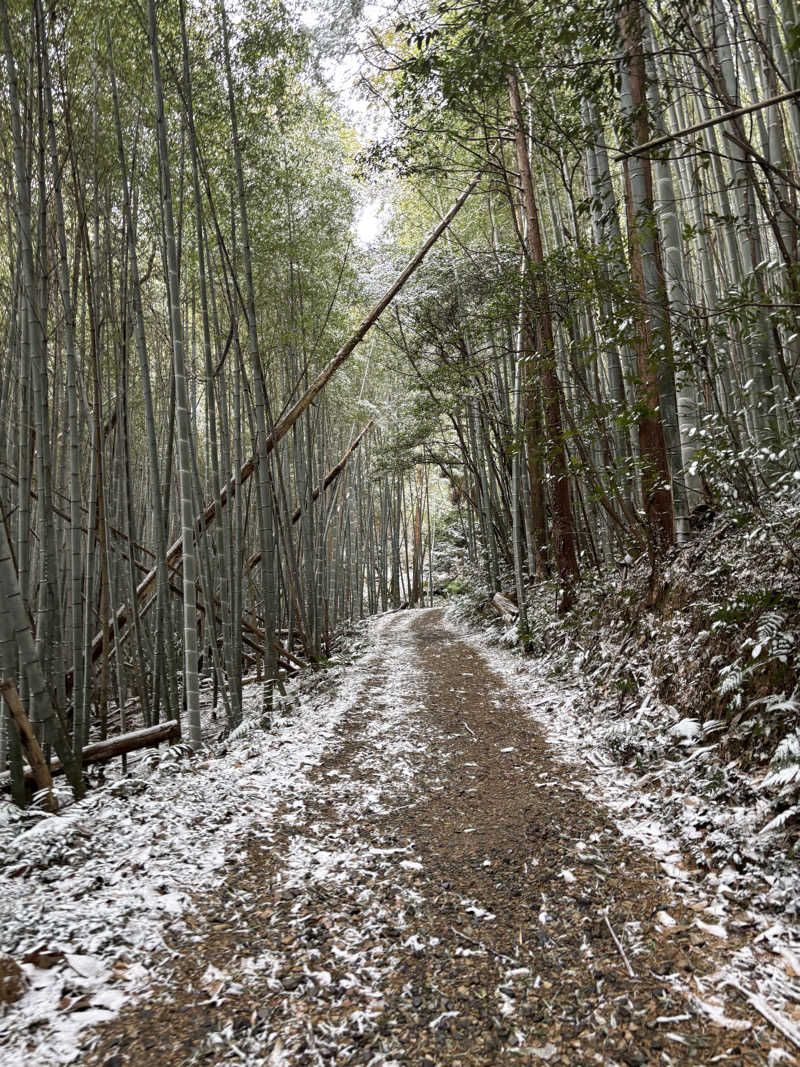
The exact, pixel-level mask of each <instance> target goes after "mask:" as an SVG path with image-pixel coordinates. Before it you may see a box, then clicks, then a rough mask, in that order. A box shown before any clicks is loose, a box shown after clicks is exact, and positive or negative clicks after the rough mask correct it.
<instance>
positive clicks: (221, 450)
mask: <svg viewBox="0 0 800 1067" xmlns="http://www.w3.org/2000/svg"><path fill="white" fill-rule="evenodd" d="M315 11H316V17H317V18H318V19H319V21H320V23H321V25H322V28H323V30H324V32H321V33H320V34H319V35H318V37H317V38H316V43H315V38H314V34H313V33H311V32H310V31H309V30H308V26H307V24H306V23H304V21H303V19H302V17H301V15H302V12H301V11H300V9H299V7H298V10H295V9H294V8H293V7H292V6H291V5H284V4H281V3H279V2H278V0H245V2H244V3H240V4H237V5H235V7H234V5H230V7H229V8H228V9H227V10H226V7H225V3H224V0H213V2H208V3H188V2H186V0H159V2H158V3H156V0H145V2H140V0H130V2H129V3H128V2H126V3H123V4H121V5H118V4H114V5H112V4H105V3H99V4H98V3H88V2H86V3H83V2H82V0H78V2H76V3H72V4H70V5H65V6H64V7H63V9H62V7H60V6H59V5H57V4H51V5H49V6H47V5H45V4H44V3H43V0H13V2H12V0H0V32H1V33H2V56H3V58H2V69H3V82H2V84H3V91H2V104H0V107H1V108H2V115H3V119H2V130H3V133H4V136H3V140H2V160H3V170H2V174H3V202H4V209H5V210H4V222H5V226H4V228H3V232H2V236H0V241H2V243H3V248H4V254H3V257H2V265H1V266H0V284H1V285H2V287H3V293H4V299H3V301H2V305H0V331H1V332H0V336H1V337H2V343H0V510H2V522H1V523H0V676H1V677H2V678H3V679H4V682H3V687H2V690H0V692H2V698H3V699H2V703H0V774H1V775H3V779H2V781H3V782H4V783H5V784H6V785H7V786H8V788H10V789H11V790H12V792H13V795H14V797H15V799H16V800H17V801H18V802H20V803H23V802H25V782H26V776H27V777H30V774H31V773H32V772H33V771H35V770H36V768H35V767H34V766H33V765H34V763H35V762H37V761H38V762H40V763H44V764H46V763H47V762H49V761H50V760H51V758H53V757H54V758H55V759H56V760H57V761H58V764H60V766H61V768H62V769H63V770H64V771H65V772H66V774H67V777H68V779H69V781H70V783H71V785H72V786H73V789H74V790H75V792H76V793H80V791H81V789H82V787H83V786H82V781H83V779H82V766H81V765H82V762H83V761H84V760H86V759H88V756H87V753H88V752H89V751H90V747H91V746H92V745H97V744H98V743H102V742H103V741H104V739H105V738H107V737H108V736H109V735H118V734H123V735H126V736H127V734H126V732H127V733H130V731H131V730H138V729H140V728H143V729H145V730H148V729H154V728H156V727H157V726H159V724H161V728H162V729H163V736H164V737H167V736H169V737H172V736H174V734H175V732H176V731H178V730H180V731H181V734H182V737H183V739H184V740H185V741H186V742H187V743H188V744H189V745H190V746H192V747H194V748H196V747H197V746H198V745H199V744H200V742H201V737H202V732H201V731H202V722H201V709H202V708H203V707H206V706H207V704H208V700H207V699H206V698H205V697H203V696H202V693H201V690H202V689H203V688H204V687H210V688H212V689H213V700H214V703H215V704H218V705H221V706H222V709H223V717H224V719H225V720H226V722H227V723H228V724H229V725H230V726H235V725H236V724H237V723H238V722H239V721H240V719H241V717H242V710H243V679H244V678H246V677H247V676H248V675H251V676H256V677H258V678H259V679H260V680H261V682H262V688H261V699H260V709H261V710H260V713H261V716H262V718H263V720H264V722H265V723H268V722H269V719H270V715H271V709H272V704H273V696H274V686H275V685H276V684H278V685H280V684H281V683H280V677H281V675H280V672H281V671H282V670H294V669H296V668H299V667H302V666H304V665H306V664H314V663H319V662H321V661H324V659H325V658H326V656H327V655H328V654H329V650H330V645H331V641H332V639H333V636H334V635H335V634H336V632H337V631H338V630H339V629H340V628H341V627H342V626H343V625H344V624H345V623H346V622H347V621H348V620H350V619H353V618H356V617H359V616H361V615H364V614H367V613H372V612H375V611H378V610H385V609H386V608H388V607H399V606H400V605H401V604H408V605H410V606H413V605H415V604H418V603H421V602H422V600H423V598H424V597H425V596H426V595H427V594H428V593H429V594H430V595H431V596H432V595H433V593H434V589H435V585H436V579H435V574H434V566H433V562H434V535H433V531H434V528H435V527H436V526H437V514H436V513H437V511H441V510H442V503H441V499H440V494H438V491H437V490H435V489H433V490H432V489H431V486H435V485H436V483H437V482H438V479H440V478H441V479H443V480H444V481H445V483H446V484H447V485H448V488H449V499H450V505H449V507H450V508H451V515H450V516H449V518H448V519H447V522H448V523H450V524H451V525H454V526H455V527H456V528H460V531H461V537H462V538H463V542H464V544H465V546H466V549H467V553H468V555H469V557H470V558H471V560H472V561H473V562H474V563H475V564H476V565H477V567H478V569H479V573H480V577H481V581H482V583H483V585H484V586H485V588H486V591H487V592H488V593H489V594H490V595H491V593H493V592H494V591H496V590H499V589H501V588H505V587H506V586H507V585H509V584H513V586H514V589H515V594H516V600H517V603H518V605H519V609H520V630H521V632H522V634H523V636H524V634H525V631H526V629H527V627H528V620H527V615H526V603H531V602H532V599H533V598H534V597H535V596H537V590H539V589H540V583H542V582H545V581H549V580H553V581H554V582H555V585H556V587H557V589H558V597H559V603H560V608H561V610H563V611H567V610H569V608H570V605H571V603H572V591H573V590H574V588H575V585H576V583H577V582H578V581H580V580H581V579H582V578H584V577H586V576H588V575H591V574H592V573H593V572H597V571H600V570H603V569H605V568H610V567H614V566H615V565H617V564H619V563H620V562H621V561H624V560H629V559H632V558H636V557H638V556H642V555H644V556H645V557H646V558H647V559H648V560H649V564H650V571H651V573H652V583H651V592H652V597H653V599H655V598H657V596H658V593H659V588H660V581H661V577H660V576H661V575H662V573H663V569H664V563H665V560H666V559H667V558H668V556H669V553H671V552H673V551H674V550H675V549H676V547H677V548H680V546H681V545H682V544H685V543H686V542H687V540H688V539H690V538H691V537H692V536H693V532H694V530H695V529H696V528H697V526H698V525H699V524H702V523H703V522H705V521H708V519H709V517H710V516H712V515H713V513H714V511H717V510H719V509H720V508H731V509H734V510H736V509H741V508H760V509H766V510H768V509H770V508H775V507H779V506H780V501H781V499H782V496H785V495H786V494H788V493H791V492H795V491H796V488H797V486H796V482H797V480H798V478H799V477H800V475H798V474H797V472H798V470H800V464H799V463H798V459H800V457H799V456H798V444H799V443H798V437H797V431H796V415H797V409H798V404H799V403H800V401H799V400H798V391H797V385H796V382H795V377H796V374H797V370H798V367H797V364H798V358H799V357H800V332H799V331H798V329H797V312H798V309H799V308H800V299H799V298H798V296H799V294H798V287H799V286H800V271H799V270H798V252H799V251H800V245H799V243H798V227H800V217H798V190H799V189H800V184H799V183H800V20H799V19H798V14H797V9H796V6H795V5H794V4H793V3H791V2H790V0H689V2H688V3H687V2H682V3H677V2H673V0H654V2H653V3H650V4H645V3H643V2H640V0H619V2H617V3H607V2H605V0H602V2H601V0H588V2H586V3H581V4H580V5H577V6H574V5H565V4H556V3H553V2H552V0H528V2H521V0H480V2H477V0H476V2H470V0H464V2H463V3H459V4H450V3H442V4H432V5H427V4H403V5H400V6H399V7H398V8H394V7H392V8H391V10H387V11H384V13H383V14H381V15H380V21H379V23H378V25H374V26H370V27H368V28H367V29H366V30H365V29H364V27H365V25H366V23H365V16H362V15H361V14H360V13H359V10H358V7H357V5H356V6H355V7H352V9H351V10H350V11H349V12H348V13H347V17H342V16H343V10H342V9H340V5H337V4H336V3H333V2H330V3H327V4H326V3H323V2H322V0H321V2H320V4H319V5H318V8H315ZM367 14H370V13H369V12H368V13H367ZM374 16H375V13H374V11H373V12H372V14H371V15H370V17H374ZM320 41H323V42H325V43H326V46H333V44H335V47H336V49H338V50H339V52H338V54H345V53H346V52H348V50H349V52H350V54H351V55H353V54H359V55H360V61H361V63H362V67H361V69H362V86H363V88H364V91H365V94H366V98H367V99H368V100H370V101H372V103H373V105H374V106H375V107H376V108H377V109H378V111H379V113H380V114H381V115H383V116H384V119H383V126H382V127H379V128H383V129H384V130H386V133H385V135H381V138H380V139H379V140H377V141H376V142H375V143H374V144H372V145H371V147H369V148H368V149H366V150H363V151H361V152H360V157H359V167H360V170H361V173H362V174H363V173H366V174H369V173H370V172H379V173H381V174H382V181H383V184H384V186H389V187H390V188H391V201H392V204H391V207H392V211H393V219H392V222H391V224H390V226H389V230H388V232H387V234H386V235H385V238H384V240H383V241H382V243H381V244H380V245H378V246H375V247H373V248H371V249H370V250H368V251H364V250H363V249H359V248H354V247H353V246H352V239H351V235H352V227H353V220H354V217H355V213H356V207H357V200H358V196H359V173H358V168H357V167H356V166H355V165H354V160H355V158H356V156H357V155H358V153H359V145H358V143H357V138H356V136H355V134H354V132H353V130H352V129H350V128H349V127H348V125H347V123H346V122H345V121H344V120H343V119H342V118H341V115H340V112H339V111H338V110H337V108H336V106H335V101H334V99H333V94H332V93H331V92H330V90H328V89H326V88H325V86H324V84H323V80H322V79H321V78H320V76H319V64H320V54H319V42H320ZM450 205H452V206H450ZM368 335H369V336H368ZM365 339H366V340H365ZM362 342H365V343H362ZM426 561H427V562H426ZM426 571H427V574H426V573H425V572H426ZM159 736H162V735H159ZM26 759H27V761H28V762H29V763H30V764H31V769H30V771H28V770H26V769H25V767H24V762H25V760H26ZM34 778H35V780H36V781H39V779H38V778H36V775H35V774H34Z"/></svg>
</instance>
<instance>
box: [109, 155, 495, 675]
mask: <svg viewBox="0 0 800 1067" xmlns="http://www.w3.org/2000/svg"><path fill="white" fill-rule="evenodd" d="M482 174H483V171H480V172H479V173H478V174H476V175H475V177H474V178H473V179H472V181H471V182H470V183H469V185H467V187H466V188H465V189H464V190H463V192H462V193H461V195H460V196H459V197H458V199H457V200H456V201H455V202H454V203H453V205H452V207H451V208H450V210H449V211H448V212H447V214H446V215H445V216H444V217H443V218H442V219H441V220H440V221H439V223H438V224H437V225H436V226H435V227H434V229H433V230H432V231H431V233H430V234H429V236H428V237H427V239H426V240H425V242H424V243H423V244H422V245H421V247H420V248H419V249H418V250H417V252H416V253H415V254H414V255H413V256H412V258H411V259H410V260H409V262H408V263H407V264H406V266H405V267H404V269H403V270H402V271H401V272H400V274H398V276H397V277H396V278H395V280H394V282H393V283H392V284H391V285H390V286H389V288H388V289H387V290H386V292H385V293H384V294H383V296H382V297H381V299H380V300H379V301H378V303H377V304H375V306H374V307H373V308H372V310H371V311H370V312H369V314H368V315H367V316H366V318H365V319H364V320H363V321H362V322H361V324H360V325H359V326H358V328H357V329H356V330H355V332H354V333H353V334H352V335H351V336H350V338H349V339H348V340H347V341H345V343H344V344H343V345H342V346H341V348H340V349H339V350H338V352H336V354H335V355H334V356H333V358H332V359H331V360H330V361H329V362H328V363H327V364H326V365H325V367H324V368H323V369H322V371H320V373H319V374H318V375H317V377H316V378H315V379H314V381H313V382H312V383H311V385H310V386H309V387H308V389H306V391H305V392H304V393H303V395H302V396H301V397H300V398H299V400H297V401H296V403H295V404H294V405H293V406H292V407H291V408H290V409H289V411H287V412H286V414H284V415H282V416H281V417H280V418H279V419H278V420H277V421H276V422H275V423H274V425H273V427H272V432H271V433H270V434H269V435H268V437H267V440H266V442H265V450H266V453H267V455H269V453H271V452H272V451H273V450H274V448H275V446H276V445H277V444H278V442H279V441H280V440H281V439H282V438H283V437H285V436H286V434H287V433H288V432H289V430H291V428H292V426H294V424H295V423H296V422H297V420H298V419H299V418H300V416H301V415H302V414H303V412H304V411H306V410H307V409H308V408H309V407H310V406H311V404H312V403H313V402H314V400H316V398H317V397H318V396H319V394H320V393H321V392H322V390H323V389H324V388H325V386H326V385H327V384H328V382H329V381H330V380H331V378H332V377H333V375H334V374H335V373H336V371H337V370H338V369H339V368H340V367H341V366H342V364H343V363H344V362H345V360H346V359H347V358H348V357H349V356H350V355H352V353H353V351H354V350H355V349H356V348H357V347H358V345H359V344H360V343H361V342H362V341H363V340H364V338H365V336H366V335H367V333H368V332H369V330H370V328H371V327H372V326H373V325H374V324H375V323H376V322H377V320H378V319H379V318H380V316H381V315H382V314H383V312H384V311H385V310H386V308H387V307H388V306H389V304H391V302H392V300H394V298H395V297H396V296H397V294H398V293H399V292H400V290H401V289H402V288H403V286H404V285H405V284H406V282H407V281H408V280H409V278H410V277H411V276H412V275H413V274H414V273H415V271H416V270H417V269H418V268H419V266H420V265H421V263H422V261H423V260H424V259H425V256H426V255H427V254H428V252H429V251H430V250H431V248H432V247H433V246H434V244H435V243H436V242H437V241H438V240H439V238H440V237H441V236H442V234H443V233H444V232H445V230H446V229H447V227H448V226H449V225H450V223H451V222H452V221H453V219H454V218H455V217H456V215H457V214H458V212H459V211H460V210H461V208H462V207H463V206H464V204H465V203H466V201H467V200H468V198H469V196H470V194H471V193H472V192H473V190H474V189H475V187H476V186H477V184H478V182H479V181H480V179H481V177H482ZM255 467H256V457H255V456H251V457H250V459H248V461H247V462H246V463H245V464H244V465H243V466H242V468H241V470H240V471H239V474H238V476H235V477H233V478H231V479H230V480H229V481H228V482H227V484H226V485H224V486H223V487H222V489H221V490H220V492H219V495H218V496H216V497H215V498H214V499H213V500H212V501H211V502H210V503H209V504H208V505H207V506H206V508H205V510H204V511H203V512H202V513H201V514H200V515H198V516H197V517H196V518H195V529H196V530H197V531H198V532H199V533H202V531H203V530H205V529H207V527H208V526H209V525H210V524H211V523H212V522H214V520H215V519H216V516H217V505H218V504H219V507H220V508H222V507H224V506H225V505H226V504H227V503H228V500H229V499H230V498H231V497H232V496H233V494H234V493H235V491H236V483H237V481H238V482H245V481H247V479H248V478H249V477H250V475H251V474H252V473H253V471H254V470H255ZM182 556H183V537H179V538H178V539H177V540H176V541H175V542H174V543H173V544H172V545H171V546H170V548H169V549H168V550H167V559H166V562H167V566H169V567H174V566H175V565H176V564H177V563H178V561H179V560H180V559H181V558H182ZM156 577H157V568H156V567H153V568H152V570H150V571H149V572H148V573H147V574H146V575H145V577H144V578H143V579H142V580H141V582H140V583H139V585H138V586H137V588H136V603H137V604H139V603H141V601H142V600H144V599H145V597H147V596H148V595H149V594H150V593H151V592H152V590H153V589H154V587H155V584H156ZM126 619H127V604H122V605H120V607H119V608H117V610H116V612H115V616H114V617H113V618H112V619H111V620H110V621H109V624H108V625H109V626H110V627H113V625H114V624H115V623H116V625H117V626H118V627H119V626H124V625H125V622H126ZM102 648H103V631H102V630H101V631H100V632H99V633H97V634H96V635H95V637H94V639H93V640H92V659H93V660H95V659H97V657H98V656H99V655H100V653H101V651H102Z"/></svg>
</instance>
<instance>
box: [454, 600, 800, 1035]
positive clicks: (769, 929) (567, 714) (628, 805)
mask: <svg viewBox="0 0 800 1067" xmlns="http://www.w3.org/2000/svg"><path fill="white" fill-rule="evenodd" d="M446 618H447V622H448V624H449V625H450V626H451V627H452V628H453V629H454V630H455V631H456V632H458V634H459V636H460V637H461V639H462V640H464V641H465V642H467V643H468V644H470V645H471V646H472V647H473V648H475V649H476V650H477V651H479V652H480V654H481V655H482V656H483V657H484V659H485V660H486V662H487V663H488V664H489V666H490V667H491V669H492V670H493V671H494V672H495V673H496V674H497V675H499V677H500V678H502V680H503V682H504V683H505V684H506V686H507V687H508V688H509V689H510V690H511V692H512V693H514V695H515V696H516V698H517V700H518V701H519V703H520V706H521V707H523V708H526V709H527V710H528V712H529V714H530V715H531V717H532V718H533V719H534V720H535V721H536V722H537V723H538V724H539V726H540V727H541V729H542V731H543V733H544V736H545V738H546V740H547V742H548V744H549V745H550V746H551V748H552V749H553V751H554V752H555V753H556V754H557V755H558V756H560V757H561V758H562V759H563V760H564V761H565V762H571V763H575V764H578V765H579V766H580V767H581V769H582V771H583V772H584V776H583V778H580V777H579V778H576V779H575V784H576V785H577V786H578V787H579V788H580V789H581V790H582V792H583V793H584V795H585V796H586V797H588V798H590V799H594V800H596V801H598V802H600V803H601V804H602V805H603V806H604V807H605V808H606V809H607V810H608V811H609V812H610V814H611V815H612V817H613V820H614V823H615V825H616V827H617V829H618V830H619V832H620V834H621V835H622V837H624V838H628V839H629V840H631V841H633V842H635V843H636V844H638V845H639V846H640V847H642V848H644V849H645V850H647V851H648V852H650V853H651V854H652V855H653V856H654V857H655V858H656V859H657V861H658V862H659V865H660V867H661V869H662V871H663V873H664V876H665V878H666V879H667V880H668V883H669V884H670V886H671V888H672V890H673V891H674V892H675V893H677V894H678V895H679V896H682V897H683V898H685V899H686V900H688V901H690V904H689V906H690V907H691V908H692V909H693V910H695V911H699V910H702V911H703V912H705V913H706V914H708V913H710V914H712V915H714V916H716V921H715V922H714V923H713V924H711V925H709V924H708V923H704V922H703V921H702V919H700V918H697V919H696V920H695V924H696V926H697V927H698V930H701V931H705V932H706V933H711V934H712V935H713V936H715V937H717V938H718V939H719V940H720V941H722V942H724V941H726V940H727V938H728V934H729V931H732V930H734V929H736V928H737V927H738V929H740V930H748V929H749V930H751V931H752V935H751V936H750V938H749V940H748V943H747V944H745V945H744V946H743V947H742V948H740V949H739V950H737V951H736V952H735V953H732V954H731V955H730V956H729V958H728V960H727V961H726V962H725V964H723V965H722V966H721V967H720V968H719V969H718V970H717V972H716V973H715V974H713V975H712V976H711V977H710V980H709V984H710V985H713V987H714V988H715V989H717V990H722V989H724V988H725V987H726V986H730V987H732V988H734V989H736V988H738V989H742V986H744V989H743V992H744V995H745V996H746V998H747V999H748V1000H749V1001H750V1003H751V1006H754V1007H756V1010H757V1011H759V1012H760V1014H762V1015H765V1012H766V1015H765V1017H768V1016H769V1014H770V1012H771V1013H773V1016H775V1015H776V1014H777V1019H778V1025H777V1029H779V1030H780V1029H781V1026H783V1027H784V1033H785V1031H786V1030H787V1029H788V1030H789V1031H791V1035H792V1036H791V1038H790V1040H791V1041H792V1043H793V1044H794V1045H795V1047H797V1048H798V1049H800V1025H798V1022H797V1015H798V1013H797V1008H796V1006H797V1004H798V1003H800V930H799V929H798V927H797V924H796V923H793V922H792V921H791V920H790V919H789V918H788V917H785V916H782V915H780V914H776V913H775V911H774V910H772V911H771V910H768V908H767V907H765V906H764V904H763V900H762V899H759V897H758V896H756V898H755V899H752V897H750V896H749V894H748V893H747V891H746V890H745V889H744V888H742V889H741V890H740V891H738V892H737V889H739V887H738V885H737V883H738V881H739V877H738V872H737V871H736V869H735V868H734V867H732V866H731V865H730V864H728V865H726V867H725V868H724V869H722V870H715V869H713V868H712V869H708V870H706V871H701V872H697V871H695V872H692V871H691V866H692V865H691V864H690V863H689V862H687V859H686V855H685V852H686V846H687V844H691V843H694V842H696V841H697V839H698V838H699V837H700V834H699V832H698V830H697V828H696V825H695V823H696V819H695V818H693V816H694V815H695V814H696V813H695V809H696V807H697V806H698V801H697V799H696V798H695V797H694V796H693V794H692V793H691V792H688V791H687V792H686V793H685V795H683V794H682V790H681V786H682V784H683V781H682V779H681V778H680V777H678V775H675V780H674V781H670V780H669V773H668V772H666V773H665V780H664V781H659V778H660V777H661V776H659V778H656V779H655V781H654V780H652V779H651V776H650V775H646V776H644V777H637V776H636V775H635V774H633V773H632V772H631V771H629V770H626V769H625V768H624V767H622V766H620V764H619V763H616V762H611V761H610V760H609V759H607V758H605V756H604V754H603V753H602V749H603V747H604V741H605V737H604V735H603V731H602V728H598V723H596V722H591V721H587V719H586V718H585V717H583V716H581V715H579V714H578V713H577V711H576V709H575V705H576V704H577V703H578V697H579V695H580V690H579V689H578V688H577V686H576V685H575V684H574V682H573V683H570V682H569V681H567V680H562V679H558V680H552V679H551V678H548V677H547V675H546V674H545V672H544V671H543V670H542V669H541V668H540V667H538V666H537V664H536V661H535V660H527V659H523V658H522V657H521V656H520V654H519V653H518V652H516V651H511V650H509V649H508V648H504V647H501V646H499V645H498V644H497V643H496V641H495V640H493V639H491V638H490V637H488V636H487V635H486V634H485V633H476V632H475V631H474V630H473V629H471V628H469V627H468V626H466V625H465V624H464V622H463V620H461V619H460V618H458V617H457V616H456V615H455V614H454V613H453V612H452V611H449V612H447V613H446ZM496 703H497V704H498V705H499V704H500V703H501V702H500V701H499V700H498V701H496ZM692 758H693V756H692V754H690V755H689V756H688V757H687V759H686V763H689V762H691V760H692ZM686 763H684V764H683V766H682V767H681V768H680V769H681V770H684V771H685V769H686ZM689 780H690V779H689ZM648 785H654V786H655V789H654V790H653V792H649V791H648V790H647V789H646V786H648ZM668 801H669V802H670V803H669V804H668V803H667V802H668ZM668 808H669V811H670V819H669V824H667V821H666V815H665V813H666V811H667V809H668ZM676 811H677V814H676ZM736 814H737V813H734V816H735V815H736ZM738 814H739V817H740V818H741V819H742V820H745V821H746V822H747V823H748V824H749V823H751V822H752V823H754V822H755V820H754V818H753V812H752V811H749V810H748V811H740V812H739V813H738ZM723 818H724V816H723ZM720 821H722V820H720ZM752 832H755V830H753V831H752ZM772 877H774V876H770V875H769V874H768V873H767V872H765V876H764V881H763V885H762V889H767V890H768V889H769V886H770V882H771V879H772ZM795 884H796V886H797V891H798V892H800V879H799V878H798V877H797V873H796V872H795ZM763 895H764V896H766V897H767V898H768V894H763ZM669 919H670V917H669V916H665V917H664V921H665V925H666V924H668V921H669ZM787 1011H788V1013H789V1014H788V1016H787V1015H786V1014H783V1013H785V1012H787ZM773 1025H775V1023H773Z"/></svg>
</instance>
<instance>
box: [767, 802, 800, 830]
mask: <svg viewBox="0 0 800 1067" xmlns="http://www.w3.org/2000/svg"><path fill="white" fill-rule="evenodd" d="M798 814H800V804H793V805H792V806H791V807H790V808H786V810H785V811H779V812H778V814H777V815H776V816H775V818H774V819H770V821H769V822H768V823H767V825H766V826H765V827H764V828H763V829H762V831H761V833H762V834H769V833H771V832H772V831H773V830H780V829H781V827H782V826H785V825H786V823H787V822H788V821H789V820H790V819H791V818H792V817H793V816H795V815H798Z"/></svg>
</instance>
